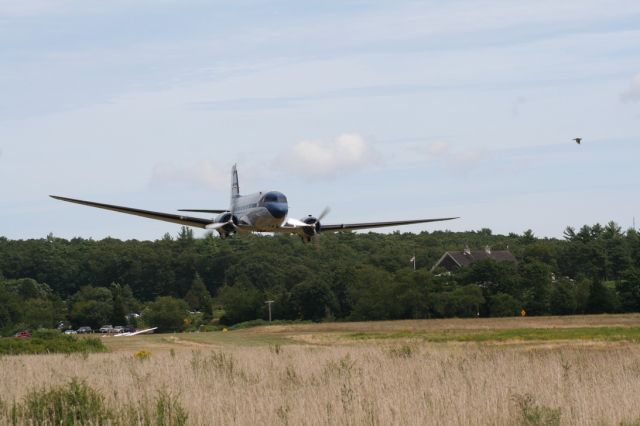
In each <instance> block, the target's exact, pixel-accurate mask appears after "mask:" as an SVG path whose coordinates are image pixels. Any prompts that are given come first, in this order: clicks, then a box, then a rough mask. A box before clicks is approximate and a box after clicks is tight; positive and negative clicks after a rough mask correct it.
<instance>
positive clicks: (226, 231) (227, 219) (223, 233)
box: [215, 212, 238, 238]
mask: <svg viewBox="0 0 640 426" xmlns="http://www.w3.org/2000/svg"><path fill="white" fill-rule="evenodd" d="M215 221H216V223H224V225H223V226H221V227H220V228H218V229H217V231H218V233H219V234H220V237H222V238H226V237H228V236H230V235H232V234H235V233H236V231H237V230H238V218H237V217H236V216H234V215H232V214H231V212H224V213H220V214H219V215H218V216H216V218H215Z"/></svg>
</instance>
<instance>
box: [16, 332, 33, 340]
mask: <svg viewBox="0 0 640 426" xmlns="http://www.w3.org/2000/svg"><path fill="white" fill-rule="evenodd" d="M14 337H15V338H17V339H28V338H30V337H31V333H29V332H28V331H26V330H25V331H18V332H17V333H16V334H15V335H14Z"/></svg>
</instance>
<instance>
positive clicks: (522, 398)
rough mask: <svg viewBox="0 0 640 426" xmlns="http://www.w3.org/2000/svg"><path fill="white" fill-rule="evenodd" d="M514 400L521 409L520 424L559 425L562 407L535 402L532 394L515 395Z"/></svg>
mask: <svg viewBox="0 0 640 426" xmlns="http://www.w3.org/2000/svg"><path fill="white" fill-rule="evenodd" d="M513 400H514V402H515V403H516V407H517V409H518V411H519V413H518V414H519V417H520V424H522V425H523V426H559V425H560V416H561V415H562V409H561V408H550V407H546V406H544V405H538V404H536V403H535V399H534V398H533V395H531V394H528V393H527V394H524V395H514V397H513Z"/></svg>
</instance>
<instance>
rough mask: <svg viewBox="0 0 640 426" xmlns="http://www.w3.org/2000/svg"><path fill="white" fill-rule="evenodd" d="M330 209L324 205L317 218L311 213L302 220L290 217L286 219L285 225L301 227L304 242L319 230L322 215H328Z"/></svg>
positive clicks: (314, 235)
mask: <svg viewBox="0 0 640 426" xmlns="http://www.w3.org/2000/svg"><path fill="white" fill-rule="evenodd" d="M330 211H331V209H330V208H329V207H325V209H324V210H322V212H321V213H320V214H319V215H318V217H317V218H315V217H313V216H311V215H309V216H308V217H306V218H304V219H302V220H299V219H293V218H291V219H288V220H287V225H290V226H294V227H296V228H302V230H303V232H304V235H303V239H305V241H306V242H309V241H310V240H311V239H312V238H314V237H316V236H317V235H318V234H319V233H320V230H321V229H322V227H321V225H320V221H321V220H322V219H324V217H325V216H326V215H328V214H329V212H330ZM314 240H315V238H314Z"/></svg>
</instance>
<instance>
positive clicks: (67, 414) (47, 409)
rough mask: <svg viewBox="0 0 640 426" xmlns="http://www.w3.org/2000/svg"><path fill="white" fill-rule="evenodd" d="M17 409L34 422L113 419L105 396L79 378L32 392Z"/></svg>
mask: <svg viewBox="0 0 640 426" xmlns="http://www.w3.org/2000/svg"><path fill="white" fill-rule="evenodd" d="M17 412H18V415H19V417H21V418H22V420H23V421H25V423H30V422H32V423H34V424H68V425H73V424H101V423H104V422H105V421H107V420H108V419H110V418H111V413H110V411H109V410H107V408H106V407H105V404H104V397H103V396H102V395H100V394H99V393H98V392H96V391H95V390H93V389H92V388H90V387H89V386H87V384H86V383H84V382H83V381H80V380H78V379H72V380H71V382H70V383H69V384H68V385H65V386H60V387H57V388H52V389H49V390H37V391H32V392H30V393H29V394H27V396H26V397H25V399H24V402H23V404H22V405H20V406H19V407H18V409H17Z"/></svg>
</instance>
